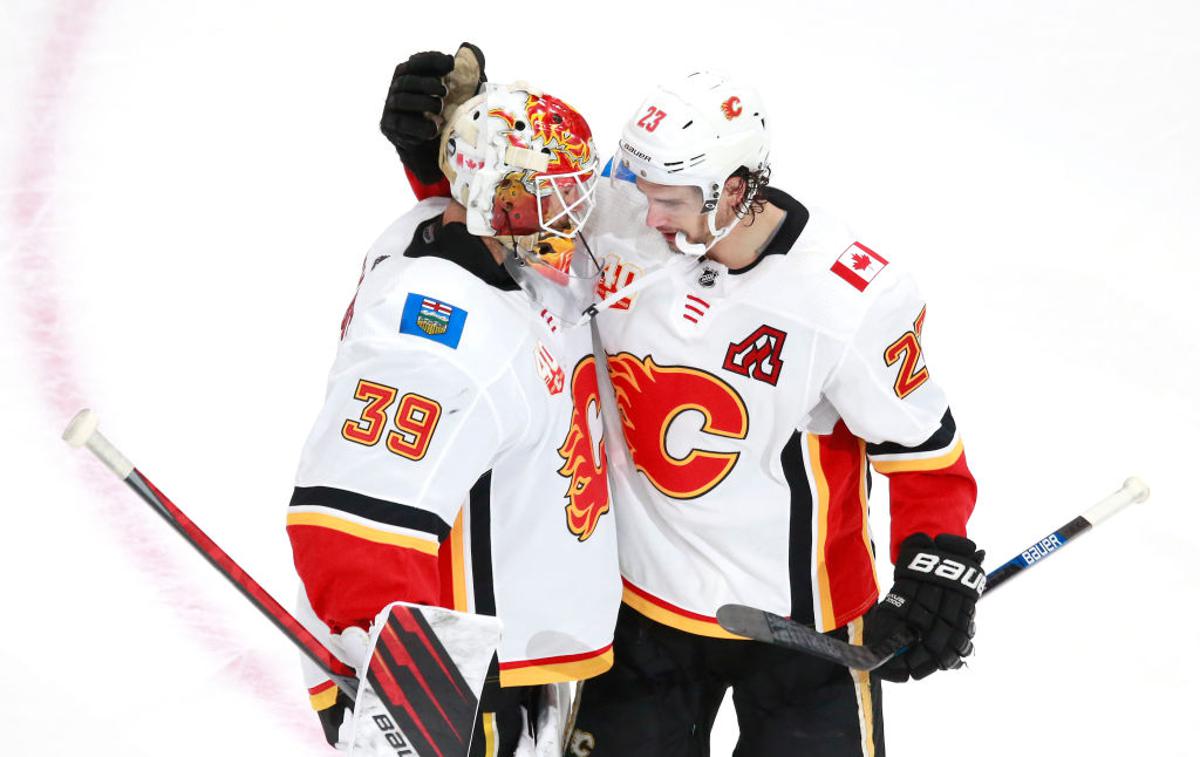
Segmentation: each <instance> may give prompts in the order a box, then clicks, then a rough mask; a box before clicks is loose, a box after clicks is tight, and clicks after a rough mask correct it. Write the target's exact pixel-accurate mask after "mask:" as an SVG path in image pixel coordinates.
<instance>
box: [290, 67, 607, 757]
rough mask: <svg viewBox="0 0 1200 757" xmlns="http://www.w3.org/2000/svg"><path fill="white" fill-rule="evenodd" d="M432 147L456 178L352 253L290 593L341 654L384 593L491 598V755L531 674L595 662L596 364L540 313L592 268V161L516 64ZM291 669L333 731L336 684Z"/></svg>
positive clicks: (352, 646)
mask: <svg viewBox="0 0 1200 757" xmlns="http://www.w3.org/2000/svg"><path fill="white" fill-rule="evenodd" d="M471 91H472V92H473V91H474V87H473V86H472V88H471ZM441 146H442V152H441V156H440V164H441V170H442V172H443V174H444V176H445V177H446V179H447V186H448V187H449V188H450V190H451V191H452V192H453V198H454V199H446V198H434V199H428V200H425V201H422V202H420V203H419V204H418V205H417V206H416V207H415V208H414V209H413V210H411V211H410V212H408V213H407V214H405V215H403V216H401V217H400V218H399V219H398V220H397V221H395V222H394V223H393V224H392V225H391V226H390V227H389V228H388V229H387V230H386V231H385V232H384V233H383V235H382V236H381V237H380V238H379V239H378V240H377V241H376V242H375V243H374V244H373V245H372V246H371V248H370V251H369V252H368V254H367V256H366V259H365V261H364V268H363V273H362V278H361V280H360V282H359V286H358V291H357V293H356V296H355V298H354V301H353V302H352V303H351V305H350V308H349V310H348V311H347V313H346V316H345V319H344V321H343V324H342V338H341V343H340V345H339V347H338V351H337V357H336V360H335V362H334V365H333V369H332V371H331V373H330V378H329V385H328V390H327V395H326V399H325V404H324V407H323V408H322V410H321V413H320V415H319V417H318V418H317V421H316V423H315V425H314V426H313V429H312V432H311V433H310V435H309V437H308V440H307V442H306V444H305V447H304V451H303V455H302V458H301V462H300V467H299V472H298V474H297V477H296V488H295V492H294V494H293V496H292V499H291V506H290V509H289V515H288V535H289V537H290V539H291V543H292V548H293V552H294V557H295V565H296V569H297V571H298V572H299V575H300V577H301V579H302V581H303V587H304V592H303V596H302V602H301V603H302V605H305V606H306V607H302V610H307V614H308V620H309V623H310V624H312V621H313V619H314V618H315V619H316V620H317V621H319V626H318V628H323V629H326V630H327V631H328V634H329V635H330V646H331V648H332V649H335V650H341V651H342V652H344V653H347V655H348V656H349V657H351V658H353V657H355V656H356V655H358V656H359V658H358V659H347V660H345V661H346V662H347V663H349V664H351V665H353V666H355V667H357V668H358V669H359V670H360V673H361V671H362V669H363V667H364V664H365V662H366V661H365V660H364V659H362V658H361V655H362V654H363V652H364V644H363V643H361V641H358V640H362V639H365V634H364V631H365V630H366V629H367V628H368V626H369V624H370V623H371V620H372V619H373V618H374V617H375V615H376V613H377V612H378V611H379V610H380V609H381V608H383V607H384V606H385V605H387V604H389V603H391V602H393V601H396V600H403V601H407V602H410V603H415V604H419V605H429V606H440V607H447V608H452V609H456V610H460V611H464V612H470V613H478V614H483V615H494V616H496V617H498V618H499V619H500V621H501V622H502V624H503V635H502V639H501V642H500V647H499V650H498V653H497V659H496V660H495V661H494V663H493V664H494V670H493V671H491V672H490V673H489V676H488V681H487V684H486V685H485V688H484V691H483V695H482V698H481V707H480V716H479V721H478V723H477V725H476V732H475V738H474V741H473V743H472V748H471V754H472V755H487V756H488V757H491V756H492V755H511V754H513V753H514V750H515V749H516V748H517V747H516V745H517V744H518V742H519V741H520V740H521V739H524V741H525V743H526V745H528V742H529V736H528V733H529V731H530V729H531V728H532V723H533V721H534V720H535V719H536V717H535V715H536V712H537V710H538V699H539V697H541V696H542V695H543V694H545V693H546V692H545V691H544V689H545V685H547V684H555V683H557V682H565V681H574V680H581V679H584V678H588V677H591V676H595V675H597V674H599V673H601V672H602V671H604V670H606V669H607V668H608V667H609V666H610V665H611V661H612V649H611V646H612V629H613V625H614V621H615V616H616V612H617V608H618V606H619V604H620V594H621V586H620V579H619V575H618V568H617V555H616V540H615V526H614V524H613V522H612V521H613V519H612V517H611V516H610V515H609V511H610V503H609V490H608V484H607V480H606V472H605V467H606V452H605V443H604V441H603V438H602V432H601V421H600V418H599V397H598V389H597V378H596V363H595V358H594V356H593V353H592V341H591V336H590V334H589V331H588V329H587V328H577V327H576V328H572V327H571V326H570V325H569V324H566V323H563V322H562V321H560V320H558V319H557V318H556V317H555V315H554V314H553V313H552V312H551V310H552V309H554V308H555V307H558V309H559V310H561V311H562V312H564V313H572V312H574V313H578V312H580V310H582V308H583V307H584V306H586V304H587V302H580V303H578V304H573V305H571V306H570V307H567V306H566V304H565V303H567V302H568V301H569V300H570V297H571V296H572V293H573V292H574V293H580V292H582V293H583V295H584V296H585V297H590V296H591V293H592V292H593V291H594V289H595V286H596V275H597V273H598V269H596V268H595V266H592V265H591V264H590V259H589V257H588V255H587V254H586V252H579V253H578V254H575V253H576V250H575V249H574V245H575V241H576V239H577V235H578V232H579V229H580V228H581V227H582V226H583V224H584V222H585V221H586V216H587V213H588V212H589V209H590V207H591V204H592V192H593V189H594V187H595V184H596V182H597V178H598V177H597V171H598V169H599V164H598V159H597V156H596V152H595V147H594V145H593V144H592V140H591V134H590V131H589V128H588V125H587V123H586V122H585V121H584V119H583V117H582V116H581V115H580V114H579V113H578V112H576V111H575V110H573V109H572V108H571V107H570V106H568V105H566V104H565V103H563V102H562V101H561V100H558V99H556V98H554V97H552V96H550V95H548V94H544V93H541V92H538V91H536V90H534V89H532V88H530V87H529V86H528V85H524V84H522V85H513V86H497V85H492V84H489V85H486V86H485V87H484V88H483V91H482V92H481V93H480V94H479V95H477V96H475V97H473V98H471V99H469V100H466V102H464V103H463V104H462V105H461V106H460V107H458V108H457V110H456V111H455V114H454V116H453V117H452V118H451V119H450V120H449V122H448V124H447V126H446V128H445V134H444V135H443V138H442V140H441ZM551 298H557V299H556V300H555V299H551ZM555 302H557V303H558V305H555ZM354 650H357V651H354ZM309 685H310V686H312V688H311V689H310V693H311V694H312V699H313V703H314V706H315V707H316V708H317V709H318V711H319V713H320V715H321V720H322V724H323V725H324V727H325V730H326V736H327V738H328V739H329V741H330V743H331V744H336V743H337V741H338V735H339V734H338V731H339V725H340V724H341V722H342V719H343V716H344V714H345V709H346V704H347V700H346V699H345V698H344V697H343V696H341V695H339V693H338V691H337V689H336V688H334V687H333V685H332V684H331V683H329V682H322V681H320V680H319V679H312V680H310V681H309ZM540 738H541V740H542V741H545V740H546V739H547V738H549V739H550V740H552V741H554V742H557V741H558V735H557V732H556V729H548V732H547V733H544V734H541V736H540ZM545 748H546V747H545V745H544V744H542V745H539V746H538V749H539V751H538V754H542V753H544V751H545ZM522 749H526V747H522ZM519 753H520V754H532V752H529V751H522V752H519Z"/></svg>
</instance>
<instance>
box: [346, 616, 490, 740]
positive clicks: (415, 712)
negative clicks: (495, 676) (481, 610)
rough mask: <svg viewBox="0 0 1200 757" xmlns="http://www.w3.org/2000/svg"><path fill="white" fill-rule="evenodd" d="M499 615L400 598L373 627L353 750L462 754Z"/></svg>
mask: <svg viewBox="0 0 1200 757" xmlns="http://www.w3.org/2000/svg"><path fill="white" fill-rule="evenodd" d="M500 627H501V626H500V621H499V620H497V619H496V618H493V617H488V616H485V615H472V614H467V613H461V612H454V611H453V610H446V609H443V608H440V607H428V606H424V605H410V604H407V603H404V602H396V603H393V604H390V605H388V606H387V607H385V608H383V610H381V611H380V613H379V615H378V616H376V618H375V622H374V623H373V624H372V626H371V646H370V658H369V660H370V661H369V663H368V664H367V670H366V673H365V675H363V674H362V671H360V679H361V683H360V685H359V690H358V696H357V697H356V701H355V705H354V718H353V721H352V731H351V734H350V745H351V746H350V754H351V755H357V756H359V757H383V755H388V757H399V756H402V757H418V756H419V757H438V756H440V757H465V755H466V754H467V752H468V750H469V749H470V746H471V733H472V730H473V729H474V726H475V718H476V714H477V710H478V709H479V696H480V692H481V691H482V690H483V681H484V678H485V676H486V675H487V669H488V665H489V663H490V662H491V660H492V656H493V655H494V654H495V652H496V648H497V647H498V646H499V644H500Z"/></svg>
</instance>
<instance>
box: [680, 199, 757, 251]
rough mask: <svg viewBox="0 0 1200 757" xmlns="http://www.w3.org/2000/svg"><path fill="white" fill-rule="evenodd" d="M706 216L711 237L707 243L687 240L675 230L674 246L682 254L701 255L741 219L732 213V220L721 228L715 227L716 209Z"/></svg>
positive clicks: (681, 233) (727, 234) (727, 233)
mask: <svg viewBox="0 0 1200 757" xmlns="http://www.w3.org/2000/svg"><path fill="white" fill-rule="evenodd" d="M706 215H707V216H708V232H709V234H711V235H712V239H711V240H710V241H709V242H708V244H704V243H702V242H689V241H688V239H687V237H686V236H685V235H684V233H683V232H682V231H677V232H675V246H676V247H677V248H678V249H679V251H680V252H682V253H683V254H684V255H695V256H697V257H699V256H701V255H703V254H704V253H706V252H708V251H709V250H711V249H712V248H713V245H715V244H716V243H717V242H720V241H721V240H722V239H724V238H725V237H727V236H729V232H731V231H733V227H734V226H737V225H738V222H739V221H741V220H742V217H741V216H739V215H736V214H735V215H734V219H733V221H731V222H730V223H729V225H727V226H725V227H724V228H722V229H718V228H717V210H716V208H713V209H712V210H710V211H709V212H708V213H707V214H706Z"/></svg>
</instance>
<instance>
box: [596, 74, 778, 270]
mask: <svg viewBox="0 0 1200 757" xmlns="http://www.w3.org/2000/svg"><path fill="white" fill-rule="evenodd" d="M770 142H771V140H770V131H769V130H768V128H767V117H766V113H765V111H764V109H763V105H762V99H761V98H760V97H759V95H758V92H757V91H756V90H755V89H754V88H753V87H749V86H747V85H743V84H740V83H738V82H735V81H732V80H730V79H727V78H726V77H724V76H722V75H720V74H714V73H708V72H700V73H694V74H691V75H690V76H687V77H684V78H683V79H680V80H678V81H674V82H670V83H667V84H662V85H660V86H658V87H657V88H656V89H655V90H654V91H653V92H652V93H651V94H650V96H649V97H647V98H646V99H645V100H644V101H642V104H641V106H640V107H639V108H638V110H637V112H635V113H634V114H633V116H632V117H631V118H630V119H629V121H627V122H626V123H625V127H624V128H623V129H622V131H621V141H620V149H619V152H618V157H619V159H620V163H621V165H620V166H619V169H621V170H622V173H624V172H625V171H628V172H629V174H632V176H633V177H636V178H642V179H646V180H647V181H651V182H654V183H655V184H670V185H675V186H694V187H698V188H699V189H700V193H701V198H702V199H701V201H702V206H701V212H702V213H704V214H705V215H707V216H708V228H709V232H710V233H711V234H712V236H713V239H712V241H710V242H709V243H708V244H707V245H696V244H690V243H688V242H687V241H686V239H683V238H682V237H683V235H682V233H681V234H680V235H679V236H678V237H677V238H676V242H677V246H678V247H679V248H680V250H682V251H684V252H689V253H692V254H703V253H704V252H706V251H707V250H708V249H709V248H711V247H712V245H713V244H716V242H717V241H719V240H720V239H721V238H722V237H724V236H725V235H726V234H728V233H729V232H730V230H732V228H733V226H734V225H735V224H736V223H737V220H736V219H735V221H734V222H733V223H730V224H728V225H727V226H725V228H723V229H718V228H717V225H716V216H717V214H716V210H717V205H718V203H719V202H720V199H721V193H722V192H723V190H724V187H725V180H726V179H728V178H729V177H730V176H731V175H732V174H733V173H734V172H735V171H737V170H738V169H739V168H742V167H743V166H744V167H746V168H748V169H750V170H751V171H752V172H759V171H763V170H765V169H766V168H767V167H768V163H769V151H770ZM615 173H616V171H614V174H615ZM626 175H628V174H626Z"/></svg>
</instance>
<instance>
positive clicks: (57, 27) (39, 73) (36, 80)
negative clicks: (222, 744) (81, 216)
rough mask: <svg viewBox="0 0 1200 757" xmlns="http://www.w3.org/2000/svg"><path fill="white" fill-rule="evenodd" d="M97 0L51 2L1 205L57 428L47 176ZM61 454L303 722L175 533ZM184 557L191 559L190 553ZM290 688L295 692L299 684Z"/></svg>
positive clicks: (254, 684) (187, 605)
mask: <svg viewBox="0 0 1200 757" xmlns="http://www.w3.org/2000/svg"><path fill="white" fill-rule="evenodd" d="M98 5H99V3H98V2H96V0H76V1H74V2H72V1H70V0H68V1H67V2H62V3H59V5H58V7H57V8H56V9H55V10H54V11H53V13H52V17H51V19H50V24H49V32H48V36H47V38H46V40H45V42H44V44H43V45H42V47H41V50H40V59H39V60H38V61H37V62H36V67H35V68H34V71H35V73H34V75H33V78H32V84H31V87H30V93H29V94H30V96H29V98H28V99H27V101H26V102H27V104H28V108H27V110H26V111H25V122H24V124H23V130H24V134H23V135H22V137H21V139H20V141H19V142H18V149H17V151H16V155H17V156H18V158H17V160H16V166H15V171H14V174H15V176H14V189H15V191H14V193H13V200H12V205H11V208H10V211H9V212H10V215H11V219H12V230H13V255H12V258H11V268H10V270H9V272H8V273H9V275H10V278H11V283H12V286H13V289H14V291H15V300H16V302H15V303H14V304H15V305H16V310H17V318H18V323H17V330H18V331H19V332H20V334H21V335H22V336H23V337H24V338H25V340H26V347H27V349H28V351H29V354H30V358H31V360H30V362H29V365H30V368H29V370H30V372H31V373H32V374H34V375H33V378H34V380H35V381H36V385H37V386H38V387H39V389H40V391H41V395H42V401H43V403H44V406H45V408H46V409H47V411H48V414H49V415H50V418H49V422H50V423H51V426H50V427H51V428H63V427H64V426H65V425H66V423H67V421H68V420H69V419H70V418H71V416H72V415H73V414H74V413H75V412H76V411H77V410H79V409H80V408H82V407H84V405H85V402H84V397H85V392H84V390H83V386H84V382H83V381H81V379H80V366H79V365H77V364H76V363H75V362H74V354H75V351H74V349H73V344H72V340H71V337H70V334H69V333H68V331H69V329H68V324H67V322H66V312H65V310H64V308H63V307H62V304H63V303H62V301H61V295H60V285H59V281H58V279H57V271H56V260H57V259H58V258H59V257H61V254H62V250H59V249H58V239H57V238H56V231H55V227H56V223H55V221H56V219H55V209H56V207H57V206H58V204H59V203H58V198H57V197H56V194H55V186H54V182H55V180H56V178H57V174H58V157H59V152H60V149H61V141H62V140H61V137H62V136H63V134H64V132H65V130H66V128H69V124H64V123H63V117H64V114H65V113H67V112H69V106H70V101H69V100H68V98H67V97H65V96H64V95H66V94H68V93H70V92H71V85H72V84H73V83H75V81H76V75H77V73H78V63H79V59H80V56H81V53H82V51H83V49H84V48H85V46H86V44H87V42H88V37H89V34H90V32H91V30H92V27H93V25H94V24H95V22H96V20H97V17H98V13H97V11H98V7H97V6H98ZM63 455H64V458H63V459H70V460H71V461H72V463H71V464H72V465H74V466H75V471H76V473H77V474H78V475H79V477H80V478H81V479H82V484H83V488H84V489H85V490H86V491H89V492H94V493H95V495H96V497H97V498H98V500H99V502H100V503H101V506H100V507H98V508H95V509H94V514H95V516H96V517H97V519H98V520H100V521H102V522H103V523H104V525H105V526H106V527H107V528H108V530H109V532H110V538H114V539H117V540H118V541H119V542H120V543H121V545H122V547H123V548H124V550H125V553H126V554H128V555H130V556H131V558H132V560H133V562H134V563H135V564H136V565H137V566H138V567H139V568H140V569H142V571H143V572H144V573H145V574H146V575H147V576H150V577H153V579H154V580H155V581H156V583H158V585H159V587H160V589H161V591H162V593H163V594H164V595H165V596H167V597H169V599H170V602H171V606H172V607H173V608H174V609H175V611H176V612H177V613H178V614H179V615H180V616H181V617H182V620H183V621H184V624H185V625H186V627H187V628H188V629H189V630H190V631H192V633H193V636H194V637H195V639H196V640H197V642H198V643H199V644H200V645H202V646H203V647H205V648H207V649H208V650H209V651H210V652H212V653H213V655H214V656H215V657H218V658H221V657H224V658H226V659H228V660H229V662H227V663H226V664H225V665H224V668H223V670H222V675H227V676H229V677H230V678H232V679H234V680H236V681H237V683H238V685H240V686H242V687H243V688H245V689H247V690H249V691H251V692H253V693H254V694H255V695H256V696H257V697H259V698H260V700H261V701H263V702H264V703H266V704H267V705H268V708H269V709H270V710H271V711H272V713H273V714H274V715H275V717H276V719H277V720H278V721H280V724H281V725H285V726H286V727H288V728H296V727H301V728H304V729H306V730H308V729H311V727H312V725H313V724H312V723H311V722H310V721H311V720H312V718H311V717H310V716H308V715H307V713H305V712H304V709H305V708H304V707H302V706H296V705H295V703H294V702H293V701H292V699H293V698H292V697H290V696H288V695H289V693H290V691H291V689H293V688H295V686H294V684H295V682H293V681H291V680H287V679H285V678H283V677H281V676H279V675H277V673H276V671H274V670H271V669H270V668H269V666H266V665H263V664H262V663H261V662H260V661H259V660H256V659H254V658H252V657H249V656H243V654H244V652H245V650H244V649H242V648H239V647H238V645H237V644H236V643H231V642H230V640H231V639H237V638H238V634H237V633H236V632H235V631H234V630H233V629H230V628H228V627H227V626H226V625H225V624H224V623H222V622H221V620H220V617H219V616H220V612H221V611H219V610H217V609H216V608H214V607H212V606H211V605H208V604H206V603H205V602H204V601H203V600H202V599H200V598H198V597H197V596H196V594H197V592H196V587H195V586H193V585H191V582H190V581H189V579H188V578H187V574H185V573H183V572H182V571H181V570H180V568H179V565H180V562H181V561H180V559H178V554H179V553H183V552H190V551H191V550H190V549H189V548H187V547H185V546H184V545H183V544H181V543H178V542H176V541H173V539H174V538H175V537H174V536H173V535H170V534H167V533H166V532H165V531H164V530H163V529H162V527H161V524H159V523H158V522H157V519H156V518H154V517H152V516H151V515H150V514H149V513H148V512H146V509H145V507H144V506H143V505H142V504H141V503H140V502H137V501H136V500H135V498H134V497H133V496H132V495H131V494H130V493H129V492H128V490H127V489H126V488H125V487H123V486H121V485H120V484H119V483H118V482H117V481H116V479H115V478H114V477H113V476H112V475H111V474H109V473H108V472H107V471H105V470H104V469H103V468H102V467H101V466H100V465H98V464H97V463H96V461H94V460H91V459H89V457H90V456H87V455H85V454H84V453H80V452H76V453H70V452H68V450H67V449H66V448H65V446H64V447H63ZM89 512H93V511H92V510H89ZM168 544H169V546H168ZM186 559H196V558H195V556H194V555H190V554H189V556H188V557H187V558H186ZM295 693H296V694H297V697H299V696H300V693H299V691H297V692H295Z"/></svg>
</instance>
